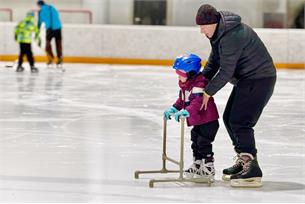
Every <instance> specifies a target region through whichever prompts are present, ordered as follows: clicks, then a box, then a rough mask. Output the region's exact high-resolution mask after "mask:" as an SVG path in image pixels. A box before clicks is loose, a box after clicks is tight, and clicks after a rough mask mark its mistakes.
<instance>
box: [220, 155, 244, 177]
mask: <svg viewBox="0 0 305 204" xmlns="http://www.w3.org/2000/svg"><path fill="white" fill-rule="evenodd" d="M234 159H236V161H235V164H234V165H233V166H231V167H229V168H226V169H224V170H223V171H222V173H223V175H222V180H224V181H230V177H231V175H233V174H237V173H239V172H240V171H241V170H243V166H242V160H241V159H240V155H239V154H237V155H236V156H235V157H234Z"/></svg>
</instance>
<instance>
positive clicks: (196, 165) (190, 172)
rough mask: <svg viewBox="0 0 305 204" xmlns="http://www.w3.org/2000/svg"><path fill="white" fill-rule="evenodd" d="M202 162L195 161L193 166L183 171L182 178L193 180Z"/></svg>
mask: <svg viewBox="0 0 305 204" xmlns="http://www.w3.org/2000/svg"><path fill="white" fill-rule="evenodd" d="M201 163H202V160H195V159H194V162H193V164H192V165H191V166H190V167H189V168H188V169H187V170H185V171H184V176H185V177H186V178H193V177H194V175H195V174H196V173H197V171H198V170H199V168H200V166H201Z"/></svg>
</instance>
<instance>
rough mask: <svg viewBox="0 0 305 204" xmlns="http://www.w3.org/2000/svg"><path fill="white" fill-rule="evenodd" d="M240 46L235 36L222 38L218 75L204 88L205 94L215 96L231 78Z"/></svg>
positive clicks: (240, 50) (240, 49) (239, 53)
mask: <svg viewBox="0 0 305 204" xmlns="http://www.w3.org/2000/svg"><path fill="white" fill-rule="evenodd" d="M233 34H235V33H233ZM240 44H241V42H240V39H239V38H238V37H236V34H235V36H233V35H232V34H231V35H229V36H224V37H223V38H222V39H221V41H220V43H219V46H220V53H219V55H220V68H219V71H218V73H217V74H216V75H215V76H214V78H213V79H212V80H211V81H210V82H209V84H208V85H207V86H206V87H205V92H206V93H207V94H209V95H210V96H213V95H214V94H216V92H217V91H219V90H220V89H221V88H222V87H224V86H225V85H226V83H228V82H229V81H230V80H231V78H232V77H233V74H234V71H235V69H236V64H237V61H238V60H239V57H240V55H241V52H242V48H241V46H240Z"/></svg>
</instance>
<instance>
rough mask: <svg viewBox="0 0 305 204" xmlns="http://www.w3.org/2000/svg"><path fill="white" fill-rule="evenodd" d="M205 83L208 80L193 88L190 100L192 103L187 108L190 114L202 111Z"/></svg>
mask: <svg viewBox="0 0 305 204" xmlns="http://www.w3.org/2000/svg"><path fill="white" fill-rule="evenodd" d="M205 84H206V80H204V81H201V82H199V83H197V84H196V85H195V86H194V87H193V89H192V99H191V100H190V105H189V106H187V107H186V108H185V109H186V110H187V111H188V112H189V114H190V116H192V115H196V114H198V113H199V111H200V108H201V105H202V97H203V90H204V86H205Z"/></svg>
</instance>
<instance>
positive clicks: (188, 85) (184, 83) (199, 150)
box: [164, 54, 219, 179]
mask: <svg viewBox="0 0 305 204" xmlns="http://www.w3.org/2000/svg"><path fill="white" fill-rule="evenodd" d="M173 68H174V69H175V70H176V73H177V74H178V78H179V87H180V92H179V98H178V99H177V101H176V102H175V103H174V105H173V106H172V107H171V108H169V109H167V110H166V111H165V112H164V117H165V118H166V119H168V120H169V119H171V115H173V117H174V118H175V120H176V121H178V122H179V119H180V117H181V116H182V117H185V118H186V121H187V125H188V126H193V128H192V130H191V141H192V145H191V147H192V150H193V164H192V165H191V166H190V167H189V168H188V169H187V170H185V171H184V175H185V176H186V177H187V178H201V177H209V178H212V179H214V175H215V169H214V153H213V150H212V142H213V141H214V138H215V136H216V133H217V131H218V128H219V123H218V118H219V115H218V111H217V107H216V105H215V103H214V99H213V98H212V97H211V98H210V100H209V102H208V108H207V110H204V109H203V110H200V107H201V105H202V97H203V91H204V87H205V86H206V85H207V80H206V79H205V78H204V76H203V75H202V73H201V72H200V69H201V59H200V58H199V57H198V56H197V55H194V54H185V55H182V56H179V57H177V58H176V60H175V62H174V65H173Z"/></svg>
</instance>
